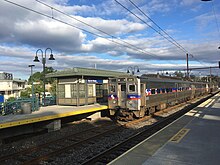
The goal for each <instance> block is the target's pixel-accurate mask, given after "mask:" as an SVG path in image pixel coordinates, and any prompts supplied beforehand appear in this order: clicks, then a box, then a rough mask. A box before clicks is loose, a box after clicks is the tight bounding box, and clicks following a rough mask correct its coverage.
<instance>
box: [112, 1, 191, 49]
mask: <svg viewBox="0 0 220 165" xmlns="http://www.w3.org/2000/svg"><path fill="white" fill-rule="evenodd" d="M115 2H117V3H118V4H119V5H120V6H121V7H123V8H124V9H126V10H127V11H128V12H130V13H131V14H132V15H134V16H135V17H136V18H138V19H139V20H141V21H142V22H143V23H144V24H146V25H147V26H148V27H150V28H151V29H153V30H154V31H155V32H157V33H158V34H159V35H160V36H162V37H163V38H165V39H166V40H167V41H169V42H170V43H172V44H173V45H175V46H176V47H178V48H179V49H180V50H182V51H183V52H184V53H187V51H186V50H184V49H183V48H182V47H180V46H179V45H178V44H176V43H175V42H173V41H172V40H170V39H169V38H168V37H166V36H164V35H163V34H162V33H161V32H160V31H158V30H157V29H155V28H154V27H153V26H151V25H150V24H148V23H147V22H146V21H145V20H143V19H142V18H140V17H139V16H137V15H136V14H135V13H134V12H132V11H131V10H130V9H128V8H127V7H125V6H124V5H123V4H121V3H120V2H118V1H117V0H115Z"/></svg>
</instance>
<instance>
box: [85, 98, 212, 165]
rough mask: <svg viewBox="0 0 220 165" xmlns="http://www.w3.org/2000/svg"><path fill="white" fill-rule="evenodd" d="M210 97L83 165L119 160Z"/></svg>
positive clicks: (190, 105)
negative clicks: (125, 153) (128, 151)
mask: <svg viewBox="0 0 220 165" xmlns="http://www.w3.org/2000/svg"><path fill="white" fill-rule="evenodd" d="M210 97H212V95H210V96H208V97H206V98H204V99H201V100H199V101H198V102H196V103H193V104H189V105H188V106H186V107H185V108H184V109H183V110H180V111H177V112H175V113H173V114H171V115H170V116H168V117H164V118H162V119H161V120H159V121H158V122H155V123H154V124H152V125H150V126H148V127H147V128H146V129H144V130H143V131H141V132H138V133H137V134H134V135H133V136H131V137H129V138H127V139H126V140H124V141H122V142H120V143H118V144H117V145H115V146H113V147H110V148H108V149H106V150H105V151H103V152H101V153H99V154H98V155H94V157H92V158H91V159H88V160H86V161H84V162H83V163H82V164H83V165H90V164H99V165H101V164H107V163H109V162H111V161H112V160H114V159H115V158H117V157H118V156H120V155H121V154H123V153H124V152H126V151H127V150H129V149H130V148H132V147H134V146H135V145H137V144H138V143H140V142H141V141H143V140H145V139H146V138H148V137H150V136H151V135H153V134H154V133H156V132H158V131H159V130H160V129H162V128H164V127H165V126H167V125H168V124H170V123H172V122H173V121H175V120H176V119H178V118H179V117H181V116H183V115H184V114H185V113H187V112H188V111H190V110H191V109H192V108H194V107H195V106H197V105H199V104H201V103H202V102H203V101H205V100H206V99H208V98H210Z"/></svg>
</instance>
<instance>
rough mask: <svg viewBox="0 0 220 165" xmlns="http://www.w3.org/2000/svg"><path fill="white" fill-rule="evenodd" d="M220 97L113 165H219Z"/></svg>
mask: <svg viewBox="0 0 220 165" xmlns="http://www.w3.org/2000/svg"><path fill="white" fill-rule="evenodd" d="M219 146H220V94H216V95H215V96H213V97H211V98H210V99H208V100H206V101H205V102H203V103H202V104H200V105H199V106H197V107H196V108H194V109H193V110H191V111H190V112H188V113H186V114H185V115H184V116H183V117H181V118H179V119H177V120H176V121H174V122H173V123H171V124H170V125H168V126H167V127H165V128H163V129H162V130H161V131H159V132H158V133H156V134H154V135H152V136H151V137H149V138H148V139H146V140H144V141H143V142H141V143H139V144H138V145H136V146H135V147H133V148H132V149H130V150H128V151H127V152H126V153H124V154H123V155H121V156H120V157H118V158H117V159H115V160H113V161H112V162H110V163H109V164H111V165H122V164H126V165H133V164H135V165H139V164H143V165H176V164H178V165H208V164H212V165H218V164H219V162H220V156H219V153H220V147H219Z"/></svg>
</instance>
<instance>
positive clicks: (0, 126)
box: [0, 106, 108, 129]
mask: <svg viewBox="0 0 220 165" xmlns="http://www.w3.org/2000/svg"><path fill="white" fill-rule="evenodd" d="M107 108H108V107H107V106H100V107H98V108H88V109H84V110H78V111H72V112H68V113H61V114H55V115H48V116H42V117H36V118H30V119H21V120H18V121H12V122H6V123H2V124H0V129H3V128H8V127H14V126H19V125H24V124H30V123H36V122H40V121H46V120H52V119H57V118H62V117H67V116H74V115H79V114H84V113H89V112H95V111H100V110H105V109H107Z"/></svg>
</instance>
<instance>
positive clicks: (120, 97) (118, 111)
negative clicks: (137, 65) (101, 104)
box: [108, 76, 141, 119]
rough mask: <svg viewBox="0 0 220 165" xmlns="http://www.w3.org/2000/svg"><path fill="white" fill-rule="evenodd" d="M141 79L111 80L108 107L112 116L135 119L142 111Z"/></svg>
mask: <svg viewBox="0 0 220 165" xmlns="http://www.w3.org/2000/svg"><path fill="white" fill-rule="evenodd" d="M140 99H141V95H140V79H138V78H137V77H135V76H129V77H120V78H110V79H109V95H108V106H109V110H110V115H115V116H121V117H125V118H127V119H128V118H129V119H131V118H133V117H134V114H133V112H134V111H138V110H140Z"/></svg>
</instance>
